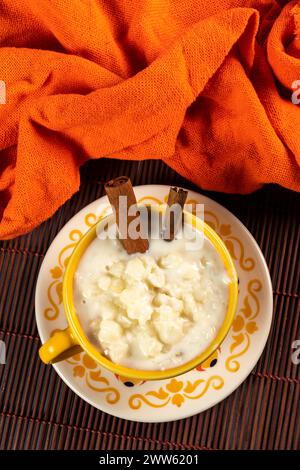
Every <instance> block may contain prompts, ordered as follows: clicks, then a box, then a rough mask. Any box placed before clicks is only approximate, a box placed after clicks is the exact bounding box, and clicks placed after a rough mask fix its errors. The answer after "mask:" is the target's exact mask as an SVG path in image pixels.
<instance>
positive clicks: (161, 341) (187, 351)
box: [74, 232, 229, 370]
mask: <svg viewBox="0 0 300 470" xmlns="http://www.w3.org/2000/svg"><path fill="white" fill-rule="evenodd" d="M149 241H150V245H149V250H148V252H146V253H145V254H140V253H137V254H134V255H128V254H127V253H126V251H125V250H124V249H123V247H122V245H121V243H120V241H119V240H118V239H99V238H95V240H94V241H93V242H92V243H91V244H90V245H89V247H88V248H87V250H86V251H85V253H84V254H83V256H82V258H81V260H80V263H79V265H78V267H77V271H76V273H75V277H74V304H75V308H76V312H77V314H78V317H79V319H80V322H81V325H82V327H83V329H84V330H85V332H86V334H87V336H88V338H89V340H90V341H91V342H92V343H93V344H95V345H96V346H97V348H98V349H99V350H100V351H101V353H102V354H104V355H105V356H106V357H108V358H109V359H110V360H111V361H113V362H114V363H117V364H120V365H123V366H126V367H130V368H133V369H139V370H165V369H170V368H173V367H176V366H178V365H181V364H184V363H186V362H188V361H189V360H191V359H193V358H194V357H196V356H198V355H199V354H200V353H201V352H203V351H204V350H205V349H206V348H207V347H208V346H209V344H210V343H211V342H212V340H213V339H214V338H215V336H216V334H217V332H218V330H219V329H220V327H221V325H222V323H223V321H224V318H225V315H226V311H227V305H228V297H229V289H228V283H229V278H228V275H227V272H226V269H225V267H224V265H223V262H222V260H221V258H220V256H219V254H218V252H217V251H216V249H215V248H214V246H213V245H212V243H211V242H210V241H209V240H208V239H207V238H205V237H204V239H202V240H201V239H199V241H197V240H196V241H194V242H193V249H192V250H190V249H189V247H190V245H189V244H188V243H187V240H186V239H185V238H184V233H182V232H181V233H180V236H179V237H178V238H177V239H175V240H173V241H171V242H167V241H165V240H162V239H157V238H154V239H150V240H149ZM195 243H196V245H195Z"/></svg>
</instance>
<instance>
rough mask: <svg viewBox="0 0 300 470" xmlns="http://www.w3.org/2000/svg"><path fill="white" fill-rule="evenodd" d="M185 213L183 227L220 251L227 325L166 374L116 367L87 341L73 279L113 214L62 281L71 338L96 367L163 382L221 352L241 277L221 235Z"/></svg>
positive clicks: (87, 238)
mask: <svg viewBox="0 0 300 470" xmlns="http://www.w3.org/2000/svg"><path fill="white" fill-rule="evenodd" d="M153 209H155V210H156V209H158V210H159V211H160V212H164V210H165V206H164V205H159V206H155V205H151V210H153ZM183 213H184V223H189V224H191V225H192V226H193V227H194V228H196V229H197V230H201V231H202V232H203V233H204V236H206V237H207V238H208V239H209V241H210V242H211V243H212V244H213V246H214V248H215V249H216V250H217V252H218V254H219V256H220V257H221V259H222V262H223V265H224V267H225V269H226V272H227V275H228V277H229V279H230V282H229V283H228V290H229V295H228V306H227V311H226V315H225V318H224V321H223V323H222V325H221V327H220V329H219V331H218V333H217V335H216V336H215V338H214V339H213V341H212V342H211V343H210V344H209V346H208V347H207V348H206V349H205V350H204V351H202V352H201V353H200V354H198V355H197V356H195V357H194V358H193V359H191V360H190V361H188V362H186V363H184V364H181V365H179V366H176V367H173V368H171V369H165V370H145V369H144V370H142V369H133V368H129V367H125V366H122V365H120V364H116V363H114V362H112V361H111V360H109V359H108V358H107V357H105V356H104V355H103V354H101V352H100V351H99V350H98V349H97V348H96V347H95V346H94V345H93V344H92V343H91V342H90V341H89V339H88V338H87V336H86V334H85V332H84V329H83V328H82V326H81V323H80V320H79V317H78V315H77V313H76V309H75V305H74V301H73V279H74V274H75V272H76V269H77V267H78V264H79V262H80V259H81V257H82V255H83V253H84V252H85V250H86V249H87V248H88V246H89V245H90V243H91V242H92V241H93V240H94V239H95V238H96V235H97V230H99V225H100V224H101V225H103V226H105V224H106V223H107V222H108V220H109V219H113V218H114V214H113V213H112V214H108V215H107V216H105V217H104V218H102V219H100V220H99V221H98V222H97V223H96V224H94V225H93V226H92V227H91V228H90V229H89V230H88V231H87V232H86V233H85V234H84V235H83V236H82V238H81V239H80V240H79V242H78V243H77V244H76V246H75V248H74V250H73V252H72V254H71V256H70V258H69V260H68V264H67V266H66V270H65V273H64V278H63V288H62V294H63V306H64V311H65V314H66V317H67V320H68V324H69V326H70V328H71V331H72V335H73V336H74V338H75V340H76V341H77V342H78V344H79V345H80V346H81V347H82V349H83V350H84V351H85V352H86V353H87V354H88V355H89V356H90V357H91V358H92V359H94V360H95V361H96V363H97V364H99V365H101V366H103V367H105V368H106V369H108V370H109V371H111V372H113V373H114V374H116V375H120V376H123V377H128V378H131V379H140V380H162V379H168V378H171V377H176V376H178V375H181V374H184V373H185V372H188V371H190V370H192V369H194V368H196V367H197V366H199V365H200V364H201V363H202V362H204V361H205V360H206V359H207V358H208V357H209V356H210V355H211V354H213V352H214V351H215V350H216V349H218V347H219V346H220V345H221V344H222V342H223V341H224V339H225V338H226V336H227V334H228V331H229V329H230V327H231V325H232V322H233V319H234V315H235V312H236V306H237V299H238V277H237V273H236V269H235V266H234V263H233V260H232V258H231V255H230V253H229V251H228V249H227V247H226V245H225V243H224V242H223V241H222V240H221V238H220V237H219V235H218V234H217V233H216V232H215V231H214V230H213V229H212V228H211V227H210V226H209V225H208V224H206V223H205V222H203V221H202V220H200V219H199V218H197V217H196V216H195V215H193V214H192V213H190V212H187V211H183Z"/></svg>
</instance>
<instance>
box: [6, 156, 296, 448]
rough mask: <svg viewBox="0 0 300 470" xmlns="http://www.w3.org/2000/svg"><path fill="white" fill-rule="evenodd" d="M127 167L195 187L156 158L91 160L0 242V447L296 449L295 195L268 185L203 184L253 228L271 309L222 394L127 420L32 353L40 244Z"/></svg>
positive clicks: (136, 180)
mask: <svg viewBox="0 0 300 470" xmlns="http://www.w3.org/2000/svg"><path fill="white" fill-rule="evenodd" d="M122 174H125V175H128V176H130V178H131V179H132V182H133V184H134V185H138V184H151V183H152V184H153V183H157V184H168V185H171V184H172V185H182V186H185V187H187V188H189V189H194V190H198V191H199V189H197V188H195V187H194V186H193V185H192V184H191V183H190V182H188V181H185V180H184V179H183V178H181V177H180V176H179V175H177V174H176V173H175V172H173V171H172V170H171V169H170V168H168V167H167V166H165V165H164V164H162V163H161V162H160V161H150V160H149V161H143V162H126V161H123V162H121V161H117V160H106V159H103V160H97V161H93V162H89V163H88V164H87V165H86V166H85V167H84V168H83V169H82V184H81V188H80V191H79V192H78V193H77V194H76V195H74V197H72V199H71V200H69V201H68V202H67V203H66V204H65V205H64V206H63V207H61V208H60V209H59V210H58V211H57V213H56V214H55V215H54V216H53V217H52V218H51V219H50V220H48V221H47V222H45V223H44V224H42V225H41V226H40V227H38V228H37V229H36V230H34V231H33V232H31V233H29V234H28V235H25V236H22V237H19V238H18V239H15V240H11V241H2V242H0V339H2V340H4V341H5V343H6V348H7V363H6V365H0V384H1V388H0V448H1V449H109V450H111V449H144V450H147V449H180V450H181V449H186V450H189V449H299V448H300V445H299V443H300V426H299V422H300V407H299V399H300V397H299V390H300V387H299V385H300V374H299V372H300V365H299V366H296V365H293V363H292V361H291V353H292V349H291V344H292V341H293V340H295V339H300V310H299V278H300V276H299V264H300V261H299V259H300V258H299V255H300V253H299V251H300V250H299V221H300V218H299V213H300V197H299V195H297V194H295V193H292V192H290V191H287V190H285V189H282V188H279V187H275V186H268V187H265V188H263V189H261V190H260V191H257V192H256V193H254V194H252V195H248V196H237V195H225V194H218V193H205V194H208V195H209V196H210V197H212V198H213V199H215V200H217V201H218V202H220V203H221V204H223V205H224V206H225V207H227V208H228V209H229V210H230V211H232V212H233V213H234V214H235V215H236V216H237V217H238V218H239V219H240V220H241V221H242V222H243V223H244V224H245V225H246V227H248V229H249V230H250V232H251V233H252V234H253V235H254V237H255V238H256V240H257V242H258V244H259V245H260V247H261V249H262V251H263V253H264V255H265V257H266V260H267V263H268V266H269V269H270V272H271V277H272V282H273V289H274V319H273V325H272V330H271V334H270V337H269V340H268V343H267V346H266V348H265V350H264V353H263V355H262V357H261V358H260V360H259V362H258V364H257V366H256V367H255V369H254V371H253V372H252V373H251V374H250V376H249V377H248V379H247V380H246V381H245V382H244V383H243V384H242V385H241V386H240V387H239V388H238V389H237V390H236V391H235V392H234V393H233V394H232V395H231V396H229V397H228V398H227V399H226V400H224V401H223V402H221V403H220V404H219V405H217V406H215V407H213V408H212V409H210V410H208V411H206V412H204V413H202V414H200V415H197V416H194V417H192V418H189V419H184V420H181V421H177V422H171V423H162V424H144V423H135V422H130V421H126V420H122V419H118V418H114V417H112V416H109V415H107V414H106V413H103V412H100V411H98V410H96V409H95V408H93V407H91V406H90V405H88V404H87V403H85V402H84V401H83V400H81V399H80V398H79V397H77V396H76V395H75V394H74V393H73V392H72V391H71V390H69V389H68V388H67V386H66V385H64V383H63V382H62V381H61V379H60V378H59V377H58V375H57V374H56V373H55V371H54V370H53V368H51V367H46V366H44V365H43V364H42V363H41V361H40V360H39V358H38V348H39V345H40V342H39V337H38V334H37V329H36V324H35V314H34V294H35V284H36V279H37V275H38V271H39V268H40V265H41V262H42V260H43V257H44V255H45V253H46V251H47V248H48V246H49V245H50V243H51V241H52V240H53V238H54V237H55V235H56V234H57V233H58V232H59V230H60V229H61V228H62V227H63V225H64V224H65V223H66V222H67V221H68V220H69V219H70V218H71V217H72V216H73V215H74V214H75V213H76V212H78V211H79V210H80V209H81V208H82V207H84V206H85V205H86V204H88V203H90V202H92V201H93V200H95V199H96V198H98V197H100V196H102V195H103V193H104V190H103V184H104V182H105V181H107V180H108V179H110V178H112V177H114V176H118V175H122Z"/></svg>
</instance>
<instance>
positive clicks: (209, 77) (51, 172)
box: [0, 0, 300, 239]
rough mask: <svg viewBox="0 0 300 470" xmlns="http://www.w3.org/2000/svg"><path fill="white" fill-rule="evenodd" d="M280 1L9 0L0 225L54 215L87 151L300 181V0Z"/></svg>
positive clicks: (13, 230) (253, 181)
mask: <svg viewBox="0 0 300 470" xmlns="http://www.w3.org/2000/svg"><path fill="white" fill-rule="evenodd" d="M282 3H283V2H276V1H275V0H246V1H241V0H232V1H230V0H220V1H211V2H207V1H205V0H201V1H199V0H188V1H186V2H182V0H166V1H164V2H161V1H160V0H144V1H143V2H128V0H114V1H113V0H103V1H100V0H99V1H96V0H95V1H83V0H74V1H72V2H65V1H64V0H52V1H51V2H50V1H48V0H40V1H38V2H33V1H32V0H15V1H14V2H12V1H10V0H4V1H2V4H1V5H2V6H1V7H0V80H3V81H4V82H5V84H6V93H7V97H6V104H0V238H2V239H8V238H12V237H15V236H18V235H20V234H23V233H25V232H28V231H29V230H31V229H33V228H34V227H35V226H37V225H38V224H39V223H41V222H43V221H44V220H45V219H47V218H48V217H50V216H51V215H52V214H53V213H54V211H55V210H56V209H57V208H58V207H59V206H60V205H61V204H63V203H64V202H65V201H66V200H67V199H68V198H69V197H71V196H72V194H74V193H75V192H76V191H77V190H78V188H79V184H80V177H79V167H80V165H82V164H83V163H84V162H86V161H87V160H88V159H91V158H100V157H109V158H124V159H134V160H138V159H147V158H156V159H162V160H164V161H165V162H166V163H167V164H168V165H170V166H171V167H172V168H174V169H175V170H177V171H178V172H179V173H181V174H182V175H183V176H185V177H187V178H189V179H190V180H191V181H193V182H194V183H196V184H197V185H199V186H200V187H201V188H204V189H212V190H218V191H225V192H234V193H249V192H251V191H254V190H256V189H258V188H260V187H261V186H262V185H263V184H265V183H278V184H280V185H282V186H285V187H287V188H290V189H293V190H296V191H299V190H300V170H299V166H300V139H299V136H300V109H299V104H297V101H298V99H297V98H299V99H300V91H299V92H298V91H297V90H298V88H299V89H300V84H299V86H298V85H297V83H296V82H297V81H298V80H300V43H299V36H300V30H299V18H300V13H299V11H300V5H299V2H295V1H293V2H288V3H286V5H284V6H282ZM292 96H294V97H295V98H296V99H294V100H292Z"/></svg>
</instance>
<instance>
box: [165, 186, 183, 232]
mask: <svg viewBox="0 0 300 470" xmlns="http://www.w3.org/2000/svg"><path fill="white" fill-rule="evenodd" d="M187 195H188V191H186V190H185V189H182V188H177V187H171V188H170V191H169V195H168V201H167V204H168V206H167V209H166V213H165V218H164V220H165V227H164V232H163V238H164V240H166V241H172V240H174V238H175V237H176V235H177V233H178V230H179V229H180V226H181V225H182V222H183V218H182V215H183V214H182V211H183V207H184V204H185V201H186V198H187Z"/></svg>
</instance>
